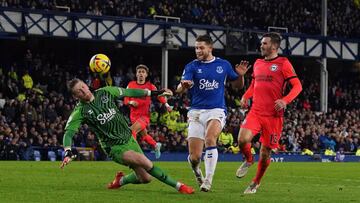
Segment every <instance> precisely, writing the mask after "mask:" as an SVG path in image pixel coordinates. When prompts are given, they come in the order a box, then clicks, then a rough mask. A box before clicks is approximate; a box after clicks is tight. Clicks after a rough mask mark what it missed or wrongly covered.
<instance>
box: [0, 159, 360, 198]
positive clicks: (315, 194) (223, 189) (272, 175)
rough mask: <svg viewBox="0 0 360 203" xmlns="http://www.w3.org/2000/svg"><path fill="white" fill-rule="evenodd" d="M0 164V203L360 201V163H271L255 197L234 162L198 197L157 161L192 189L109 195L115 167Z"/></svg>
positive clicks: (185, 174)
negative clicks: (245, 191) (236, 174)
mask: <svg viewBox="0 0 360 203" xmlns="http://www.w3.org/2000/svg"><path fill="white" fill-rule="evenodd" d="M59 164H60V162H20V161H18V162H5V161H2V162H0V202H102V203H105V202H127V203H128V202H136V203H141V202H172V203H177V202H207V203H208V202H221V203H227V202H251V203H256V202H276V203H278V202H301V203H305V202H320V203H323V202H360V196H359V194H360V193H359V191H360V163H272V164H271V165H270V168H269V169H268V171H267V173H266V174H265V177H264V178H263V180H262V184H261V187H260V188H259V190H258V192H257V193H256V194H254V195H243V194H242V193H243V191H244V190H245V188H246V186H247V185H248V183H249V182H250V181H251V179H252V177H253V176H254V174H255V171H256V165H254V166H252V167H251V169H250V171H249V174H248V175H247V176H246V177H245V178H243V179H237V178H236V177H235V171H236V169H237V167H238V166H239V163H234V162H219V163H218V167H217V170H216V175H215V178H214V181H213V187H212V190H211V191H210V192H208V193H203V192H199V189H198V187H197V185H196V183H195V180H194V177H193V174H192V172H191V170H190V168H189V166H188V164H187V163H185V162H158V163H156V165H158V166H160V167H161V168H163V169H164V170H165V171H167V172H168V173H169V175H171V176H172V177H174V178H175V179H179V180H181V181H183V182H185V183H187V184H189V185H191V186H193V187H194V188H196V193H195V194H193V195H183V194H180V193H178V192H177V191H175V190H174V189H173V188H171V187H168V186H167V185H165V184H163V183H161V182H159V181H158V180H156V179H154V180H153V181H152V182H151V183H149V184H147V185H126V186H124V187H122V188H120V189H117V190H108V189H106V185H107V183H108V182H110V181H112V180H113V177H114V174H115V172H116V171H117V170H123V171H125V172H126V173H128V172H129V169H128V168H126V167H123V166H120V165H117V164H116V163H114V162H72V163H71V164H69V165H68V166H66V167H65V169H64V170H61V169H59Z"/></svg>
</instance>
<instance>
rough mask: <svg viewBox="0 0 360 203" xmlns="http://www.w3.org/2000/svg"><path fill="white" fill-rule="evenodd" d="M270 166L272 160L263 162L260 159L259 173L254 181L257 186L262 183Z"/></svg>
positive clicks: (257, 172)
mask: <svg viewBox="0 0 360 203" xmlns="http://www.w3.org/2000/svg"><path fill="white" fill-rule="evenodd" d="M269 165H270V158H268V159H266V160H262V159H261V157H260V160H259V163H258V167H257V171H256V176H255V178H254V179H253V181H254V182H255V183H256V184H259V183H260V181H261V178H262V177H263V176H264V174H265V171H266V169H267V168H268V166H269Z"/></svg>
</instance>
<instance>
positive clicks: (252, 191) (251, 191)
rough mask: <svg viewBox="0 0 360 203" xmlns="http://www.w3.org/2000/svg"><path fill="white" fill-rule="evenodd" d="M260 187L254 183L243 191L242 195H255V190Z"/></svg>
mask: <svg viewBox="0 0 360 203" xmlns="http://www.w3.org/2000/svg"><path fill="white" fill-rule="evenodd" d="M259 187H260V184H258V183H255V182H254V181H253V182H251V183H250V185H249V186H248V187H247V188H246V190H245V191H244V194H255V193H256V190H257V189H258V188H259Z"/></svg>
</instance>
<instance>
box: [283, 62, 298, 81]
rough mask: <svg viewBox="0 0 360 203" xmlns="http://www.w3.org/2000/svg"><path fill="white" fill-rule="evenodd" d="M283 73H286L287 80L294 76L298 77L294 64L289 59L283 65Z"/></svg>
mask: <svg viewBox="0 0 360 203" xmlns="http://www.w3.org/2000/svg"><path fill="white" fill-rule="evenodd" d="M282 73H283V75H284V78H285V80H287V79H290V78H293V77H297V75H296V73H295V70H294V68H293V66H292V65H291V63H290V61H289V60H287V59H286V60H285V61H284V64H283V67H282Z"/></svg>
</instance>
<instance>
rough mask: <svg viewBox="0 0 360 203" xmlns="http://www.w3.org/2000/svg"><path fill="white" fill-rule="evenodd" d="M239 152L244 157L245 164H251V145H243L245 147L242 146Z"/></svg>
mask: <svg viewBox="0 0 360 203" xmlns="http://www.w3.org/2000/svg"><path fill="white" fill-rule="evenodd" d="M241 152H242V153H243V155H244V156H245V159H246V162H248V163H252V162H253V156H252V154H251V144H250V143H245V145H243V146H242V147H241Z"/></svg>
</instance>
